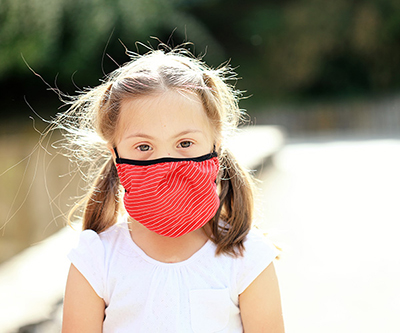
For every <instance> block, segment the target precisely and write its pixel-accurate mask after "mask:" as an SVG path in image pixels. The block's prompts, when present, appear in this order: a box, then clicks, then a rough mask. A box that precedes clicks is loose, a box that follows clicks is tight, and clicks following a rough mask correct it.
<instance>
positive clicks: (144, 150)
mask: <svg viewBox="0 0 400 333" xmlns="http://www.w3.org/2000/svg"><path fill="white" fill-rule="evenodd" d="M183 143H186V144H187V143H188V144H189V145H188V146H187V147H183V146H182V144H183ZM192 145H193V142H192V141H189V140H185V141H181V142H180V143H179V144H178V147H179V148H183V149H186V148H189V147H191V146H192ZM143 147H146V148H147V149H141V148H143ZM136 149H137V150H139V151H140V152H148V151H151V150H153V148H152V147H151V146H150V145H147V144H142V145H139V146H137V147H136Z"/></svg>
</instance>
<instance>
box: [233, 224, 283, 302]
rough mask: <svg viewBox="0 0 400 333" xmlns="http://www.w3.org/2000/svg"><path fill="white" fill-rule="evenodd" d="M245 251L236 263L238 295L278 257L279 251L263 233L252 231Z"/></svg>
mask: <svg viewBox="0 0 400 333" xmlns="http://www.w3.org/2000/svg"><path fill="white" fill-rule="evenodd" d="M244 246H245V251H244V254H243V256H242V257H239V258H237V261H236V283H237V285H236V286H237V291H238V295H240V294H241V293H242V292H243V291H245V290H246V288H247V287H248V286H249V285H250V284H251V283H252V282H253V281H254V280H255V279H256V278H257V277H258V276H259V275H260V274H261V273H262V272H263V271H264V269H265V268H267V267H268V265H269V264H270V263H271V262H272V261H273V260H274V259H275V258H276V257H277V256H278V254H279V251H278V249H277V248H276V247H275V246H274V245H273V244H272V243H271V242H270V241H268V239H267V238H266V237H265V236H263V235H262V234H261V233H259V232H257V231H255V230H251V231H250V233H249V234H248V236H247V239H246V241H245V243H244Z"/></svg>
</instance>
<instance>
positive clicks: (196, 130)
mask: <svg viewBox="0 0 400 333" xmlns="http://www.w3.org/2000/svg"><path fill="white" fill-rule="evenodd" d="M190 133H203V131H201V130H198V129H188V130H185V131H182V132H179V133H178V134H176V135H174V136H173V137H172V138H173V139H176V138H178V137H180V136H183V135H186V134H190ZM131 138H145V139H150V140H152V139H154V137H153V136H151V135H148V134H145V133H141V132H137V133H133V134H130V135H128V136H127V137H125V138H124V140H127V139H131Z"/></svg>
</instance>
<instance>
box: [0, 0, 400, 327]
mask: <svg viewBox="0 0 400 333" xmlns="http://www.w3.org/2000/svg"><path fill="white" fill-rule="evenodd" d="M160 41H161V42H164V43H166V44H168V45H170V46H176V45H179V44H181V43H186V42H191V43H192V44H189V45H187V46H186V48H188V49H190V51H191V52H193V53H194V54H195V55H196V56H202V57H203V58H204V60H205V61H206V62H207V63H208V64H209V65H210V66H212V67H218V66H219V65H220V64H221V63H224V62H226V61H229V63H230V64H231V66H232V67H234V68H236V72H237V73H238V77H239V78H240V79H239V81H238V82H237V85H236V87H237V88H238V89H240V90H242V91H243V100H242V102H241V107H242V108H244V109H246V110H247V111H248V113H249V114H250V116H251V117H250V119H251V123H252V124H255V125H274V126H276V125H277V126H279V127H278V128H279V129H280V131H281V133H282V134H284V135H285V137H286V145H285V146H284V147H283V148H282V149H281V150H280V152H279V153H278V154H276V155H275V156H274V157H273V158H272V159H270V163H269V164H268V165H267V164H265V166H264V167H263V168H262V170H259V172H258V173H257V175H258V177H259V178H260V179H261V180H262V183H260V189H261V192H260V196H259V206H260V208H259V215H260V220H261V224H262V227H263V228H265V229H266V230H268V231H270V234H271V237H273V238H274V239H275V240H276V242H277V243H279V244H281V247H282V248H283V254H282V256H281V260H280V261H279V262H278V263H277V267H278V272H279V273H280V280H281V288H282V300H283V307H284V315H285V322H286V327H287V331H288V332H400V324H399V323H398V322H397V320H396V317H397V312H398V311H399V310H400V287H399V284H398V281H399V279H400V259H399V258H398V257H399V254H400V246H399V244H398V243H399V242H398V241H397V239H398V236H399V232H400V228H399V223H400V214H399V212H398V211H399V207H400V204H399V203H398V202H399V194H400V176H399V174H398V170H399V169H400V135H399V133H400V1H398V0H370V1H345V0H336V1H322V0H319V1H318V0H302V1H294V0H281V1H276V0H263V1H261V0H259V1H254V0H253V1H237V0H229V1H228V0H150V1H149V0H85V1H80V0H29V1H26V0H0V89H1V99H0V115H1V123H0V140H1V144H0V152H1V155H0V156H1V159H0V274H2V273H4V271H5V270H1V267H5V266H4V265H5V264H8V263H10V262H12V260H13V258H14V257H15V255H17V254H19V253H21V251H23V250H24V249H25V248H28V247H30V246H31V245H33V244H36V243H38V242H41V241H42V240H44V239H46V238H47V237H49V236H50V235H52V234H53V233H54V232H55V231H57V230H59V229H61V228H62V227H63V226H64V225H65V221H66V219H65V213H67V212H68V210H69V208H70V206H71V205H72V204H73V202H74V198H75V199H76V198H78V197H79V195H81V194H82V191H81V190H80V188H81V187H83V186H84V184H82V182H79V180H78V178H79V177H77V176H76V174H75V173H74V168H75V166H73V165H70V164H69V163H68V160H67V159H65V158H63V157H62V156H60V154H58V151H57V150H55V149H54V148H53V147H52V144H53V143H54V142H55V141H57V140H58V139H59V137H58V134H57V133H54V134H53V135H52V136H50V137H48V138H47V139H46V140H44V141H43V142H41V141H40V139H41V136H40V133H41V131H43V130H44V128H45V127H46V121H48V120H49V119H51V117H52V116H54V115H55V114H56V113H57V112H62V111H63V110H64V109H63V108H62V107H61V106H62V105H63V103H62V102H60V98H59V94H57V92H58V93H60V92H61V93H62V94H65V95H74V94H76V92H77V91H79V90H82V89H84V88H86V87H91V86H94V85H96V84H98V83H99V79H101V78H102V77H103V76H104V74H105V73H108V72H110V71H112V70H114V69H116V68H117V67H118V66H119V65H120V64H123V63H124V62H126V61H128V60H129V58H128V56H127V55H126V53H125V51H126V49H128V50H130V51H133V52H139V53H144V52H146V51H147V50H148V49H149V48H157V46H158V44H159V42H160ZM138 42H140V43H138ZM264 144H267V143H265V142H259V141H257V140H249V141H248V142H246V146H247V148H246V149H249V147H251V146H262V145H264ZM71 198H72V199H71ZM1 263H3V264H1ZM43 274H46V272H45V271H44V272H43ZM0 281H5V280H4V279H3V280H1V276H0ZM5 302H7V299H6V297H3V296H2V295H0V303H5ZM1 306H3V305H2V304H0V307H1ZM2 320H4V319H1V320H0V332H3V331H2V327H3V326H2V324H4V323H2ZM25 324H26V323H24V325H25ZM32 324H33V323H32ZM4 327H6V326H4ZM7 332H8V331H7ZM24 332H33V331H28V330H25V331H24Z"/></svg>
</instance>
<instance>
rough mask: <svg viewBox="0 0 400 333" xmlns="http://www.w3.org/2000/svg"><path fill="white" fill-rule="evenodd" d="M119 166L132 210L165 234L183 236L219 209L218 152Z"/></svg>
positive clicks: (120, 161) (119, 160)
mask: <svg viewBox="0 0 400 333" xmlns="http://www.w3.org/2000/svg"><path fill="white" fill-rule="evenodd" d="M114 151H115V153H116V156H117V159H116V167H117V171H118V176H119V179H120V182H121V184H122V186H123V187H124V189H125V195H124V205H125V209H126V210H127V212H128V214H129V215H130V216H131V217H132V218H134V219H135V220H136V221H138V222H140V223H141V224H143V225H144V226H145V227H146V228H148V229H149V230H151V231H154V232H156V233H158V234H160V235H162V236H168V237H179V236H182V235H184V234H187V233H189V232H191V231H194V230H196V229H199V228H201V227H203V226H204V225H205V224H206V223H207V222H208V221H209V220H210V219H211V218H212V217H213V216H214V215H215V213H216V211H217V209H218V207H219V197H218V194H217V190H216V183H215V180H216V178H217V174H218V171H219V161H218V157H217V153H216V152H213V153H210V154H207V155H203V156H200V157H196V158H160V159H156V160H143V161H142V160H129V159H124V158H120V157H119V156H118V153H117V149H116V148H114Z"/></svg>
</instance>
